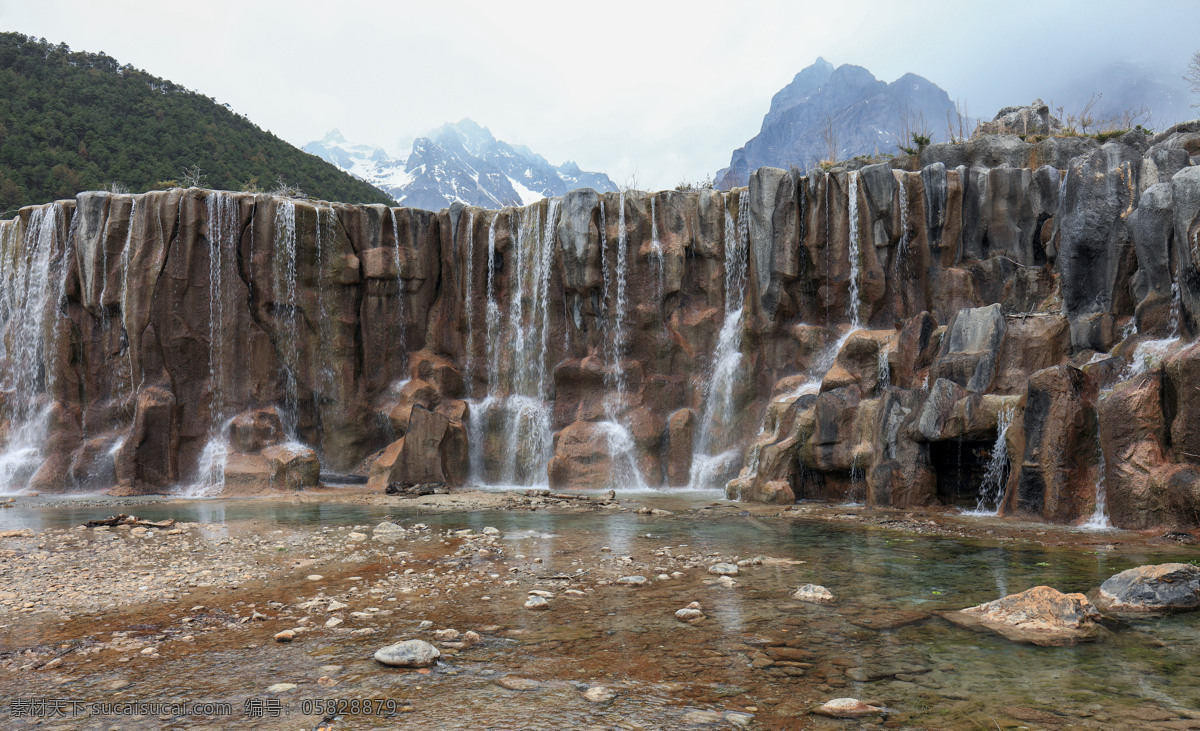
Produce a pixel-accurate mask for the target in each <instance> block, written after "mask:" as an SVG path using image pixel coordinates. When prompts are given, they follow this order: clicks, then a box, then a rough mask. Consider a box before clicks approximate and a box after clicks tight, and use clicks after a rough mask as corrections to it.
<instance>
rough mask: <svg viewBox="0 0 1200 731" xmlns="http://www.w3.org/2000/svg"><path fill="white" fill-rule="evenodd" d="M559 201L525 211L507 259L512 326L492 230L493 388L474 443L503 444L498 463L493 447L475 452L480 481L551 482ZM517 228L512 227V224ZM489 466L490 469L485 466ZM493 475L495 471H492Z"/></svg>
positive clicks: (476, 419) (479, 407)
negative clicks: (550, 367)
mask: <svg viewBox="0 0 1200 731" xmlns="http://www.w3.org/2000/svg"><path fill="white" fill-rule="evenodd" d="M558 206H559V201H558V200H557V199H551V200H549V201H548V202H547V204H546V206H545V219H544V221H543V218H542V212H543V207H542V206H540V205H535V206H531V207H529V208H526V209H525V211H524V213H523V214H522V215H521V217H520V220H519V221H518V223H517V228H516V231H515V232H514V234H515V235H514V236H513V237H512V248H511V250H510V251H509V253H508V255H507V256H506V257H505V259H504V263H505V268H506V269H508V276H509V290H508V291H509V299H508V303H509V310H508V313H507V314H508V317H507V322H505V318H504V317H503V316H502V314H501V312H500V306H499V303H498V302H497V301H496V284H497V282H496V275H497V271H496V266H497V252H496V237H495V219H493V221H492V225H491V227H490V228H489V231H488V287H487V318H488V322H487V329H488V363H489V368H488V374H487V375H488V391H487V394H488V395H487V397H486V398H485V399H483V401H481V402H479V403H478V404H472V409H471V415H470V419H471V425H470V429H471V431H472V434H473V435H474V436H475V438H474V439H473V441H475V442H479V441H481V440H485V439H487V438H488V437H487V435H488V434H493V435H497V436H498V437H499V438H502V439H503V440H504V444H503V446H502V447H497V448H494V451H498V458H497V459H495V460H492V461H491V463H489V464H485V462H488V461H489V460H488V459H487V457H486V450H484V448H483V445H480V447H479V451H475V449H472V452H473V456H472V462H473V465H472V472H473V474H475V475H477V478H478V479H479V480H481V481H487V480H489V479H490V480H493V481H499V482H501V483H503V484H522V485H530V484H539V485H542V484H545V483H546V480H547V476H546V469H545V468H546V463H547V462H548V461H549V459H550V448H551V431H550V408H549V406H548V405H547V399H548V397H549V389H548V385H547V381H548V373H547V367H546V360H547V350H548V346H549V334H550V270H551V264H552V262H553V254H554V226H555V223H556V221H557V218H558ZM510 225H511V223H510ZM485 468H487V469H485ZM489 470H490V471H489Z"/></svg>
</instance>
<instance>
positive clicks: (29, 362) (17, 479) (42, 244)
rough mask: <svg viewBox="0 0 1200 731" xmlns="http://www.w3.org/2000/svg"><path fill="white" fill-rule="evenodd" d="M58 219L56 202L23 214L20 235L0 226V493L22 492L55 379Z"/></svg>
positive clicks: (16, 227) (62, 251)
mask: <svg viewBox="0 0 1200 731" xmlns="http://www.w3.org/2000/svg"><path fill="white" fill-rule="evenodd" d="M65 215H66V214H65V212H64V211H63V208H62V206H60V205H59V204H57V203H51V204H48V205H45V206H41V207H39V208H37V209H35V210H34V211H33V212H32V213H31V214H30V216H29V220H28V223H27V225H26V227H25V228H24V231H23V232H22V231H21V226H20V222H19V220H13V221H11V222H5V223H4V224H3V226H4V228H3V230H2V234H3V235H2V236H0V323H2V325H0V326H2V327H3V337H2V338H0V341H2V342H3V350H2V351H0V356H2V357H0V361H2V362H3V364H4V369H3V376H2V377H3V381H2V386H0V387H2V388H3V390H4V392H5V396H6V399H5V402H6V403H5V405H6V411H7V414H6V415H7V417H8V421H9V432H8V441H7V443H6V444H5V445H4V448H3V451H2V452H0V491H2V492H5V493H13V492H20V491H22V490H24V489H25V488H26V487H27V486H28V484H29V480H30V479H31V478H32V477H33V475H34V473H35V472H36V471H37V469H38V467H40V466H41V463H42V445H43V443H44V442H45V438H46V429H47V427H48V425H49V423H48V422H49V418H50V409H51V402H50V399H49V398H48V396H49V391H50V388H51V386H52V385H53V384H52V383H51V379H52V378H53V377H54V376H53V374H54V373H55V368H54V358H55V350H56V349H55V348H54V347H52V345H51V343H53V336H52V333H53V329H54V328H55V326H56V324H57V319H58V315H59V306H60V303H61V302H62V299H63V292H64V289H65V282H64V278H65V275H66V270H67V267H65V266H64V265H63V263H64V261H65V258H66V257H67V256H68V252H67V247H68V246H69V245H70V241H69V239H68V240H67V241H62V240H61V237H60V232H61V231H62V226H63V223H64V217H65ZM22 233H23V235H22Z"/></svg>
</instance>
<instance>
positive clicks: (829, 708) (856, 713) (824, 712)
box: [813, 698, 887, 718]
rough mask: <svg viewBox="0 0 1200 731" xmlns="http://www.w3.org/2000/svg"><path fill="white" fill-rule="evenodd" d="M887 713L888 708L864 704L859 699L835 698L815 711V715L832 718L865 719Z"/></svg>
mask: <svg viewBox="0 0 1200 731" xmlns="http://www.w3.org/2000/svg"><path fill="white" fill-rule="evenodd" d="M886 712H887V709H886V708H881V707H879V706H873V705H871V704H870V703H864V702H862V701H860V700H859V699H857V698H834V699H833V700H831V701H826V702H825V703H823V704H821V705H820V706H819V707H817V708H816V709H814V710H813V713H816V714H818V715H821V716H828V717H830V718H863V717H865V716H878V715H880V714H883V713H886Z"/></svg>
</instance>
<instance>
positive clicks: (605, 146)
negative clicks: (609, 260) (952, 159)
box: [0, 0, 1200, 188]
mask: <svg viewBox="0 0 1200 731" xmlns="http://www.w3.org/2000/svg"><path fill="white" fill-rule="evenodd" d="M1198 19H1200V3H1198V2H1196V1H1195V0H1173V1H1170V0H1169V1H1165V2H1152V3H1148V4H1142V5H1138V6H1136V8H1135V6H1133V5H1130V4H1129V3H1128V2H1127V0H1121V1H1120V2H1117V1H1111V2H1110V1H1109V0H1088V1H1086V2H1052V1H1051V2H1047V0H1008V1H1007V2H1004V3H972V2H964V1H963V0H954V1H953V2H949V1H947V2H942V1H940V0H929V1H927V2H920V1H915V0H909V1H907V2H868V1H866V0H835V1H833V2H830V1H829V0H824V1H822V2H747V3H734V2H729V1H728V0H724V1H723V2H707V1H704V2H702V1H699V0H690V1H689V2H678V3H676V2H654V1H653V0H637V1H635V2H622V1H619V0H618V1H613V0H609V1H607V2H597V3H568V2H561V1H560V2H507V3H505V2H495V1H492V2H458V3H450V2H442V3H439V2H429V1H426V2H421V3H404V2H393V3H383V2H379V3H372V2H364V1H361V0H342V1H341V2H336V3H335V2H328V1H324V2H310V1H309V0H291V1H289V2H286V3H267V2H260V3H245V2H225V1H224V0H207V1H206V2H203V3H170V2H134V1H128V2H122V1H121V0H104V1H103V2H83V1H82V0H80V1H77V2H65V1H60V0H0V29H3V30H11V31H19V32H22V33H26V34H28V35H34V36H41V37H45V38H47V39H48V40H51V41H54V42H65V43H67V44H68V45H70V46H71V47H72V48H74V49H77V50H86V51H104V52H105V53H107V54H109V55H110V56H113V57H115V58H116V59H118V60H119V61H121V62H122V63H130V64H133V65H134V66H137V67H139V68H142V69H145V70H146V71H149V72H150V73H152V74H155V75H157V76H162V77H165V78H167V79H170V80H172V81H174V82H176V83H179V84H182V85H184V86H186V87H188V88H191V89H194V90H196V91H199V92H201V93H203V94H206V95H208V96H211V97H213V98H215V99H216V100H217V101H219V102H224V103H228V104H230V105H231V106H232V107H233V108H234V109H235V110H236V111H238V112H240V113H242V114H244V115H246V116H247V117H249V118H250V119H251V120H253V121H254V122H255V123H257V124H258V125H259V126H261V127H264V128H266V129H269V130H271V131H273V132H274V133H276V134H277V135H279V136H280V137H282V138H284V139H286V140H288V141H289V142H292V143H293V144H296V145H298V146H299V145H303V144H304V143H305V142H308V141H310V140H313V139H318V138H320V137H321V136H323V135H324V133H325V132H326V131H328V130H329V129H331V128H334V127H337V128H339V129H341V130H342V132H343V133H344V134H345V135H346V137H347V138H349V139H350V140H351V141H355V142H366V143H372V144H378V145H382V146H384V147H387V148H389V151H390V152H393V153H395V152H397V150H396V149H395V148H396V145H397V144H398V143H399V142H400V141H401V140H405V139H408V140H411V138H412V137H413V136H415V135H419V134H422V133H424V132H426V131H428V130H431V129H433V128H435V127H437V126H439V125H441V124H442V123H444V122H447V121H457V120H459V119H461V118H462V117H470V118H472V119H474V120H475V121H476V122H478V123H480V124H482V125H484V126H486V127H488V128H490V129H491V131H492V132H493V134H495V135H496V136H497V137H498V138H500V139H504V140H507V141H509V142H513V143H519V144H524V145H527V146H529V147H530V148H532V149H533V150H534V151H536V152H538V153H540V154H542V155H543V156H545V157H546V158H547V159H548V160H550V161H551V162H553V163H556V164H557V163H560V162H562V161H564V160H567V159H571V160H574V161H575V162H577V163H579V165H580V166H581V167H583V168H584V169H587V170H600V171H603V172H607V173H608V174H609V176H610V177H612V179H613V180H614V181H616V182H617V183H618V184H629V183H636V184H637V186H638V187H641V188H665V187H672V186H674V185H675V184H676V183H678V182H680V181H681V180H684V179H689V180H696V179H702V178H703V177H704V176H705V175H706V174H709V173H713V172H715V171H716V170H718V169H719V168H721V167H724V166H725V165H727V164H728V163H729V156H730V153H731V152H732V151H733V150H734V149H735V148H737V147H740V146H741V145H742V144H744V143H745V142H746V140H747V139H749V138H750V137H752V136H753V135H754V134H756V133H757V132H758V129H759V126H760V124H761V121H762V116H763V114H764V113H765V112H766V110H767V108H768V106H769V104H770V99H771V95H772V94H774V93H775V92H776V91H778V90H779V89H780V88H781V87H783V86H784V85H785V84H787V83H788V82H789V81H791V79H792V77H793V76H794V75H795V74H796V72H798V71H799V70H800V69H801V68H803V67H804V66H807V65H808V64H810V63H812V62H813V61H814V60H815V59H816V57H817V56H824V57H825V58H826V59H827V60H829V61H830V62H832V63H833V64H834V65H840V64H843V63H854V64H858V65H861V66H865V67H866V68H868V69H869V70H870V71H871V72H873V73H874V74H875V75H876V76H878V77H879V78H881V79H884V80H885V81H893V80H895V79H896V78H897V77H898V76H900V75H902V74H904V73H905V72H909V71H911V72H914V73H917V74H920V75H922V76H925V77H926V78H928V79H930V80H931V81H933V82H934V83H936V84H938V85H939V86H941V87H942V88H944V89H946V90H947V92H949V94H950V96H951V98H953V99H957V100H959V101H961V102H966V104H967V105H968V110H969V112H970V114H971V115H972V116H987V117H990V116H991V115H992V114H994V113H995V111H996V110H997V109H998V108H999V107H1000V106H1003V105H1005V104H1017V103H1026V102H1028V101H1030V100H1032V99H1033V98H1034V97H1037V96H1047V95H1048V94H1049V93H1050V92H1049V91H1048V90H1049V89H1054V88H1059V87H1061V86H1062V85H1063V84H1064V83H1067V82H1068V81H1069V80H1070V79H1072V78H1076V77H1078V76H1079V75H1081V74H1083V73H1084V72H1085V71H1086V70H1087V69H1088V68H1095V67H1096V66H1097V65H1100V64H1103V63H1106V62H1109V61H1113V60H1122V61H1132V62H1135V63H1139V64H1142V65H1145V66H1147V67H1151V68H1155V69H1159V70H1161V72H1162V73H1163V74H1164V76H1173V77H1174V78H1175V79H1177V78H1178V77H1179V76H1181V75H1182V73H1183V71H1184V66H1185V64H1186V62H1187V59H1188V58H1189V57H1190V55H1191V53H1192V52H1193V51H1195V50H1196V49H1197V48H1200V36H1197V35H1196V32H1195V31H1196V28H1197V21H1198ZM1198 116H1200V112H1198ZM405 154H407V150H406V151H405Z"/></svg>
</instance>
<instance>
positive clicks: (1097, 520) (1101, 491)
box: [1080, 387, 1113, 531]
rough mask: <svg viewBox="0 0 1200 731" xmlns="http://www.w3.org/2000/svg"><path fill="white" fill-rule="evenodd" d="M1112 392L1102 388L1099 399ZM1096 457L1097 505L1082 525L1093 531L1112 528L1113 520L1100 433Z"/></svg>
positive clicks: (1109, 389) (1110, 389) (1101, 399)
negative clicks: (1110, 514)
mask: <svg viewBox="0 0 1200 731" xmlns="http://www.w3.org/2000/svg"><path fill="white" fill-rule="evenodd" d="M1110 393H1112V388H1111V387H1109V388H1104V389H1101V390H1100V394H1099V396H1098V397H1097V401H1103V400H1104V398H1105V397H1107V396H1108V395H1109V394H1110ZM1096 457H1097V460H1096V505H1095V507H1094V508H1093V509H1092V517H1090V518H1088V520H1087V522H1086V523H1084V524H1083V525H1081V526H1080V527H1081V528H1083V529H1084V530H1091V531H1103V530H1112V527H1113V525H1112V522H1111V521H1110V520H1109V519H1108V495H1107V494H1106V492H1107V491H1106V489H1105V488H1106V487H1107V484H1108V475H1107V467H1106V463H1105V461H1104V445H1102V444H1101V443H1100V435H1099V434H1097V435H1096Z"/></svg>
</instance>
